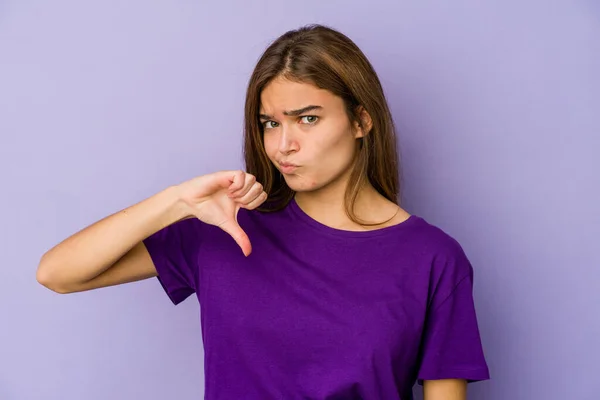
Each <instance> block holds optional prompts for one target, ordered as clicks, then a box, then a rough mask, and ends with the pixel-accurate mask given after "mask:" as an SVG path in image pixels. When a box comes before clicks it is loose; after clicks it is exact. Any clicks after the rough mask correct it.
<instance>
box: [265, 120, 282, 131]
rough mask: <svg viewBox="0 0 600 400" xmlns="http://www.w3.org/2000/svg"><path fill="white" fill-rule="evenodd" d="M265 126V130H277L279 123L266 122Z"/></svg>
mask: <svg viewBox="0 0 600 400" xmlns="http://www.w3.org/2000/svg"><path fill="white" fill-rule="evenodd" d="M263 126H264V127H265V129H272V128H277V127H278V126H279V123H277V122H275V121H265V122H263Z"/></svg>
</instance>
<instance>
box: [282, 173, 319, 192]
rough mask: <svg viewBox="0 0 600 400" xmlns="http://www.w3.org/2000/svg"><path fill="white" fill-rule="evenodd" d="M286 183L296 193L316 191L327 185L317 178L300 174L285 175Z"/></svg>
mask: <svg viewBox="0 0 600 400" xmlns="http://www.w3.org/2000/svg"><path fill="white" fill-rule="evenodd" d="M285 183H286V184H287V185H288V187H289V188H290V189H292V190H293V191H294V192H296V193H303V192H304V193H306V192H314V191H316V190H319V189H321V188H322V187H324V186H325V184H323V183H322V182H319V181H317V180H316V179H313V178H309V177H305V176H299V175H289V176H285Z"/></svg>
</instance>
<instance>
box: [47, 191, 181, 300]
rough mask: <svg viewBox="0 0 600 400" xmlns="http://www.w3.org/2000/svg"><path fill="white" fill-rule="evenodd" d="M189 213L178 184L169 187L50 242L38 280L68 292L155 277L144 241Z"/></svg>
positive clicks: (56, 290) (48, 286)
mask: <svg viewBox="0 0 600 400" xmlns="http://www.w3.org/2000/svg"><path fill="white" fill-rule="evenodd" d="M190 214H191V213H190V210H189V207H187V206H186V204H185V202H183V201H182V200H181V198H180V195H179V192H178V187H176V186H172V187H169V188H167V189H165V190H163V191H161V192H159V193H157V194H156V195H154V196H152V197H150V198H147V199H145V200H143V201H141V202H139V203H137V204H135V205H133V206H131V207H128V208H126V209H124V210H121V211H119V212H117V213H114V214H112V215H110V216H108V217H106V218H104V219H102V220H100V221H98V222H96V223H94V224H92V225H90V226H88V227H86V228H85V229H83V230H81V231H79V232H77V233H75V234H74V235H72V236H70V237H68V238H67V239H65V240H64V241H62V242H61V243H59V244H58V245H56V246H54V247H53V248H52V249H50V250H49V251H48V252H46V253H45V254H44V255H43V256H42V258H41V260H40V263H39V266H38V269H37V275H36V277H37V280H38V282H39V283H41V284H42V285H44V286H46V287H47V288H49V289H51V290H53V291H55V292H58V293H71V292H79V291H83V290H90V289H96V288H100V287H105V286H111V285H118V284H122V283H127V282H133V281H138V280H141V279H147V278H150V277H153V276H156V275H157V273H156V269H155V267H154V264H153V262H152V260H151V258H150V255H149V254H148V251H147V250H146V248H145V246H144V245H143V243H142V240H144V239H145V238H146V237H148V236H150V235H151V234H153V233H155V232H157V231H159V230H160V229H162V228H164V227H166V226H168V225H170V224H172V223H174V222H176V221H178V220H180V219H183V218H186V217H188V216H190Z"/></svg>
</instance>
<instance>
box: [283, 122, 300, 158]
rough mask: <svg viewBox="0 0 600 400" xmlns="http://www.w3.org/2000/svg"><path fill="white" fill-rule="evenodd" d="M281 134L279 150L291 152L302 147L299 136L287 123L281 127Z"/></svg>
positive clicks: (285, 152) (286, 152)
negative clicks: (296, 135)
mask: <svg viewBox="0 0 600 400" xmlns="http://www.w3.org/2000/svg"><path fill="white" fill-rule="evenodd" d="M281 128H282V129H281V136H280V137H279V146H278V150H279V152H280V153H282V154H290V153H293V152H295V151H298V149H299V148H300V146H299V144H298V140H297V138H296V137H295V136H294V134H293V132H292V129H291V128H290V127H287V126H285V125H282V127H281Z"/></svg>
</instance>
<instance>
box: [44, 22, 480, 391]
mask: <svg viewBox="0 0 600 400" xmlns="http://www.w3.org/2000/svg"><path fill="white" fill-rule="evenodd" d="M245 119H246V122H245V146H244V154H245V161H246V168H245V170H243V171H219V172H215V173H212V174H209V175H204V176H200V177H197V178H194V179H192V180H189V181H186V182H183V183H180V184H177V185H174V186H171V187H169V188H166V189H164V190H163V191H161V192H159V193H157V194H155V195H154V196H152V197H149V198H147V199H145V200H143V201H141V202H139V203H137V204H135V205H132V206H131V207H129V208H127V209H124V210H122V211H119V212H117V213H115V214H113V215H110V216H108V217H106V218H104V219H102V220H100V221H98V222H96V223H94V224H92V225H91V226H89V227H87V228H85V229H83V230H82V231H80V232H78V233H76V234H74V235H73V236H71V237H69V238H67V239H65V240H64V241H63V242H62V243H59V244H58V245H57V246H55V247H54V248H52V249H51V250H49V251H48V252H47V253H46V254H44V255H43V257H42V259H41V261H40V265H39V268H38V273H37V279H38V281H39V282H40V283H41V284H43V285H44V286H46V287H48V288H50V289H52V290H54V291H56V292H58V293H71V292H79V291H84V290H90V289H96V288H100V287H106V286H109V285H117V284H122V283H126V282H133V281H137V280H141V279H145V278H150V277H154V276H157V277H158V280H159V282H160V283H161V285H162V286H163V288H164V290H165V291H166V293H167V295H168V296H169V297H170V299H171V301H172V302H173V303H175V304H178V303H180V302H181V301H183V300H184V299H186V298H187V297H188V296H190V295H192V294H195V295H196V296H197V298H198V300H199V302H200V306H201V325H202V335H203V341H204V350H205V364H204V365H205V385H206V386H205V387H206V389H205V393H206V398H207V399H261V400H264V399H402V400H406V399H411V398H412V386H413V385H414V383H415V382H419V383H420V384H422V385H423V386H424V396H425V399H426V400H458V399H465V398H466V386H467V383H468V382H472V381H478V380H483V379H488V377H489V376H488V369H487V365H486V361H485V359H484V355H483V350H482V345H481V341H480V337H479V332H478V326H477V319H476V313H475V308H474V303H473V298H472V285H473V270H472V267H471V265H470V263H469V260H468V259H467V257H466V255H465V253H464V252H463V250H462V248H461V246H460V245H459V244H458V243H457V242H456V241H455V240H454V239H453V238H452V237H450V236H449V235H448V234H446V233H445V232H443V231H442V230H441V229H439V228H437V227H435V226H433V225H431V224H429V223H428V222H426V220H425V219H423V218H422V217H419V216H416V215H411V214H409V213H408V212H407V211H405V210H404V209H402V208H400V207H399V206H398V192H399V188H398V186H399V184H398V162H397V158H398V157H397V153H396V141H395V134H394V125H393V122H392V117H391V115H390V111H389V109H388V106H387V104H386V100H385V97H384V93H383V90H382V87H381V85H380V82H379V80H378V78H377V75H376V73H375V71H374V70H373V68H372V66H371V64H370V63H369V61H368V60H367V59H366V58H365V56H364V55H363V53H362V52H361V51H360V50H359V48H358V47H357V46H356V45H355V44H354V43H353V42H352V41H351V40H350V39H349V38H347V37H346V36H345V35H343V34H341V33H339V32H337V31H335V30H332V29H330V28H327V27H323V26H308V27H303V28H301V29H298V30H294V31H290V32H287V33H285V34H284V35H283V36H281V37H280V38H279V39H277V40H276V41H275V42H274V43H272V44H271V45H270V46H269V47H268V49H267V50H266V51H265V53H264V54H263V56H262V57H261V58H260V60H259V61H258V64H257V66H256V69H255V70H254V72H253V74H252V76H251V79H250V83H249V86H248V91H247V95H246V106H245ZM240 249H241V251H240Z"/></svg>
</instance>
